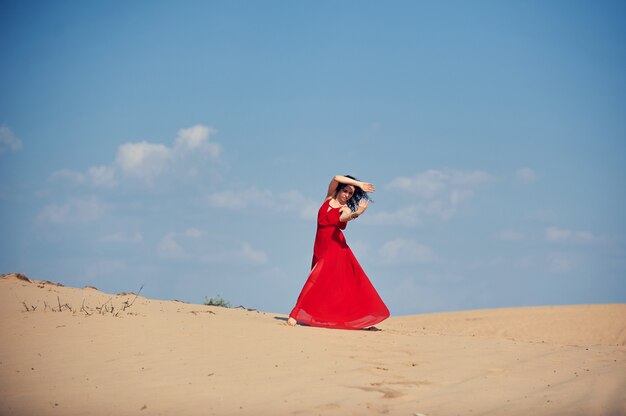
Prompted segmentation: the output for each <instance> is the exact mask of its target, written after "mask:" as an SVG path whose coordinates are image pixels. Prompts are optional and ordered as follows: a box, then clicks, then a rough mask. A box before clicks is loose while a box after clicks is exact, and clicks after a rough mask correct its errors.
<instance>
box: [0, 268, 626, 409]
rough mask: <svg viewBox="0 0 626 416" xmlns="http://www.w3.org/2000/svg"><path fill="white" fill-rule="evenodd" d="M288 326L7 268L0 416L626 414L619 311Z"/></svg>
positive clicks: (623, 320)
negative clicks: (351, 327)
mask: <svg viewBox="0 0 626 416" xmlns="http://www.w3.org/2000/svg"><path fill="white" fill-rule="evenodd" d="M33 309H34V310H33ZM286 318H287V317H286V315H284V314H279V313H270V312H258V311H249V310H245V309H233V308H231V309H227V308H220V307H211V306H205V305H194V304H187V303H182V302H177V301H159V300H151V299H147V298H144V297H142V296H137V297H136V296H135V295H133V294H120V295H112V294H107V293H103V292H101V291H98V290H97V289H95V288H83V289H77V288H69V287H62V286H58V285H56V284H53V283H50V282H42V281H32V280H31V281H27V280H22V279H20V278H18V276H17V275H4V276H3V277H2V278H0V331H1V332H0V333H1V340H0V415H57V414H58V415H318V414H319V415H369V414H387V415H407V416H415V415H426V416H449V415H533V416H538V415H626V305H624V304H618V305H576V306H547V307H532V308H511V309H496V310H479V311H467V312H455V313H440V314H425V315H414V316H402V317H392V318H390V319H388V320H386V321H384V322H383V323H381V324H379V325H378V327H379V328H380V329H382V331H379V332H372V331H345V330H329V329H322V328H312V327H305V326H298V327H295V328H292V327H289V326H287V325H285V321H286Z"/></svg>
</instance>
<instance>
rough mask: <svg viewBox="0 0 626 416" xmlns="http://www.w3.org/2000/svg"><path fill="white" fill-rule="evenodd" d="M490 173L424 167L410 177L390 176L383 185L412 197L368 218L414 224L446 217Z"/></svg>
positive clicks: (454, 211) (467, 197) (488, 180)
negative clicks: (399, 206)
mask: <svg viewBox="0 0 626 416" xmlns="http://www.w3.org/2000/svg"><path fill="white" fill-rule="evenodd" d="M493 179H494V178H493V177H492V176H491V175H489V174H488V173H485V172H483V171H478V170H477V171H470V172H464V171H458V170H451V169H446V170H435V169H431V170H427V171H425V172H422V173H419V174H417V175H415V176H414V177H398V178H395V179H393V180H392V181H391V182H390V183H389V184H388V185H387V188H388V189H391V190H395V191H399V192H400V194H401V196H405V197H407V198H409V200H412V201H411V202H408V203H407V204H406V205H405V207H404V208H402V209H400V210H398V211H396V212H394V213H387V212H378V213H376V214H374V215H371V216H370V220H369V221H368V222H370V223H372V224H381V225H392V224H399V225H416V224H422V223H423V222H424V221H425V220H426V219H427V218H429V217H433V218H440V219H442V220H448V219H450V218H451V217H452V216H453V215H454V214H455V213H456V211H457V209H458V208H459V206H460V205H461V204H462V203H464V202H465V201H468V200H469V199H471V198H472V197H473V196H474V194H475V190H476V189H477V188H478V187H480V186H482V185H484V184H487V183H489V182H491V181H493Z"/></svg>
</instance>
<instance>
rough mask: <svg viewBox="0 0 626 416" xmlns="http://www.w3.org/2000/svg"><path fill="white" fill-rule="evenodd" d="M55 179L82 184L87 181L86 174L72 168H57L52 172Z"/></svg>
mask: <svg viewBox="0 0 626 416" xmlns="http://www.w3.org/2000/svg"><path fill="white" fill-rule="evenodd" d="M52 180H53V181H61V182H69V183H72V184H76V185H80V184H83V183H85V181H86V179H85V175H83V174H82V173H79V172H75V171H73V170H70V169H61V170H57V171H56V172H54V173H53V174H52Z"/></svg>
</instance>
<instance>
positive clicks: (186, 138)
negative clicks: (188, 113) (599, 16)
mask: <svg viewBox="0 0 626 416" xmlns="http://www.w3.org/2000/svg"><path fill="white" fill-rule="evenodd" d="M214 134H217V130H215V129H214V128H212V127H207V126H203V125H202V124H196V125H195V126H193V127H190V128H188V129H180V130H179V131H178V136H177V137H176V140H175V142H174V148H175V149H183V150H201V151H206V152H207V153H209V155H211V157H213V158H214V159H217V158H218V157H220V154H221V152H222V149H221V146H220V145H219V143H215V142H210V141H209V137H210V136H211V135H214Z"/></svg>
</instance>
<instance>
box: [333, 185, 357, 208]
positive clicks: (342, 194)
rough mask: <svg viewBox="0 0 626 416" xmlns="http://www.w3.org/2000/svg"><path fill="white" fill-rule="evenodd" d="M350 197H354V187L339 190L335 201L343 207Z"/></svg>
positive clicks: (348, 186)
mask: <svg viewBox="0 0 626 416" xmlns="http://www.w3.org/2000/svg"><path fill="white" fill-rule="evenodd" d="M352 195H354V186H352V185H347V186H344V187H343V188H341V189H340V190H339V192H337V201H339V203H340V204H341V205H345V204H347V203H348V201H349V200H350V198H352Z"/></svg>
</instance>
